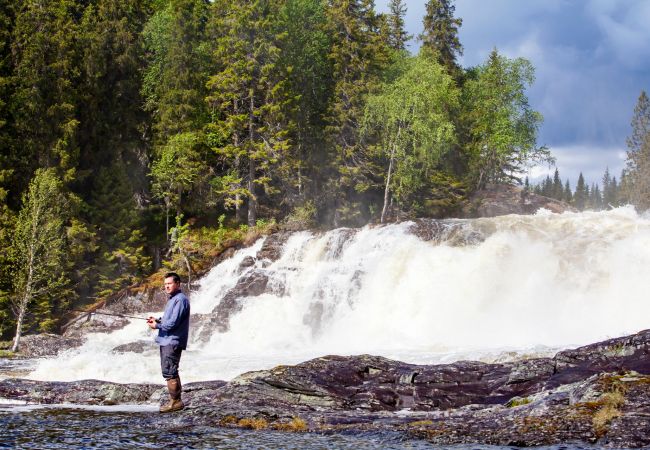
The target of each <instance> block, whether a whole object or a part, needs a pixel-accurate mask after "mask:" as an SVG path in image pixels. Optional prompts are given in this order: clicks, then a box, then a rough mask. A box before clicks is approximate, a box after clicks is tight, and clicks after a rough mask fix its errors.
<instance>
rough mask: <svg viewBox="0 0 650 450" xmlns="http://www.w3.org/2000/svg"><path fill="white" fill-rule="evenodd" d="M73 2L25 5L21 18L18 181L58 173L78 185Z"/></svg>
mask: <svg viewBox="0 0 650 450" xmlns="http://www.w3.org/2000/svg"><path fill="white" fill-rule="evenodd" d="M81 15H82V6H81V5H80V4H78V3H77V2H75V1H74V0H51V1H47V2H43V1H40V0H25V1H24V2H23V5H22V8H21V9H20V11H19V12H18V14H17V17H16V27H15V29H14V35H13V42H12V51H13V54H14V55H15V61H16V63H15V64H16V67H15V75H16V91H15V93H14V95H13V98H12V100H11V102H12V107H13V109H14V111H15V113H14V114H15V126H16V131H17V137H18V139H19V140H20V142H21V147H22V152H21V155H22V158H21V160H20V161H17V167H16V169H17V175H18V176H19V177H20V178H21V179H23V180H28V179H29V178H30V175H31V173H32V172H33V171H34V170H35V169H36V168H37V167H55V168H57V170H58V173H59V174H60V175H61V177H62V178H63V180H64V181H65V182H71V181H73V180H74V179H75V176H76V170H77V163H78V153H79V149H78V145H77V128H78V126H79V117H78V114H77V112H78V105H79V101H80V99H79V94H78V86H79V76H80V63H79V54H80V51H79V39H78V38H79V18H80V17H81Z"/></svg>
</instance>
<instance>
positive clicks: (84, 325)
mask: <svg viewBox="0 0 650 450" xmlns="http://www.w3.org/2000/svg"><path fill="white" fill-rule="evenodd" d="M128 324H129V319H126V318H124V317H115V316H109V315H104V314H93V313H84V314H80V315H79V316H77V320H76V321H75V322H74V323H72V324H71V325H69V326H68V327H67V328H66V330H65V332H64V333H63V336H64V337H66V338H71V339H82V338H83V337H84V336H85V335H86V334H87V333H110V332H112V331H115V330H119V329H121V328H124V327H125V326H126V325H128Z"/></svg>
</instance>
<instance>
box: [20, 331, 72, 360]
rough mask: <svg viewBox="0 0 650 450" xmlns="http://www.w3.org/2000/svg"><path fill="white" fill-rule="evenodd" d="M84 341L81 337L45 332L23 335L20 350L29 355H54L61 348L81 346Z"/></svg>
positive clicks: (21, 352)
mask: <svg viewBox="0 0 650 450" xmlns="http://www.w3.org/2000/svg"><path fill="white" fill-rule="evenodd" d="M82 343H83V339H81V338H79V337H73V336H66V337H63V336H59V335H57V334H47V333H44V334H35V335H27V336H23V337H22V338H21V339H20V347H19V349H18V350H19V352H20V354H21V355H22V356H27V357H41V356H54V355H57V354H58V353H59V352H60V351H61V350H65V349H68V348H74V347H79V346H80V345H81V344H82Z"/></svg>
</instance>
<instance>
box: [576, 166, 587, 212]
mask: <svg viewBox="0 0 650 450" xmlns="http://www.w3.org/2000/svg"><path fill="white" fill-rule="evenodd" d="M588 195H589V193H588V191H587V186H586V184H585V178H584V177H583V176H582V172H580V175H579V176H578V184H576V191H575V193H574V194H573V204H574V206H575V207H576V208H578V209H579V210H580V211H582V210H583V209H585V207H586V206H587V201H588Z"/></svg>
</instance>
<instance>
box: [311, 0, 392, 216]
mask: <svg viewBox="0 0 650 450" xmlns="http://www.w3.org/2000/svg"><path fill="white" fill-rule="evenodd" d="M373 3H374V2H373V1H372V0H330V1H329V2H328V5H329V6H328V8H327V10H326V12H327V24H328V33H329V35H330V36H331V37H332V46H331V48H330V51H329V55H328V56H329V58H330V61H331V63H332V66H333V68H334V72H333V80H334V87H333V93H332V99H331V101H330V103H329V109H328V112H327V114H326V120H327V122H328V125H327V127H326V137H327V141H328V146H329V150H330V151H331V158H330V161H331V162H332V166H330V167H328V168H327V169H328V171H329V172H330V173H332V176H331V177H330V182H329V183H328V185H327V186H326V188H325V192H324V194H325V195H322V196H321V199H323V200H325V202H326V203H325V204H321V205H320V208H321V209H324V210H326V211H333V216H332V217H328V218H326V222H330V223H333V224H334V225H335V226H340V225H343V224H346V223H347V224H354V223H356V224H359V223H362V222H365V221H366V220H367V219H368V216H369V211H366V210H362V208H363V207H364V206H365V202H362V201H361V198H360V196H359V195H358V194H359V193H360V192H363V191H365V190H367V188H368V183H369V182H371V180H369V179H368V174H370V173H372V169H371V168H370V167H369V160H368V155H367V154H365V153H364V151H363V150H364V149H363V147H362V146H361V145H360V142H359V136H358V128H359V124H360V123H361V120H362V117H363V107H364V100H365V97H366V95H367V94H368V93H370V92H374V91H375V89H376V88H377V86H378V83H379V80H380V78H379V77H380V74H381V72H382V70H383V69H384V68H385V67H386V65H387V63H388V54H389V52H388V48H387V47H386V45H385V42H384V41H383V39H382V36H381V35H380V33H379V19H378V17H377V14H376V13H375V11H374V9H373ZM364 216H365V217H364Z"/></svg>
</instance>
